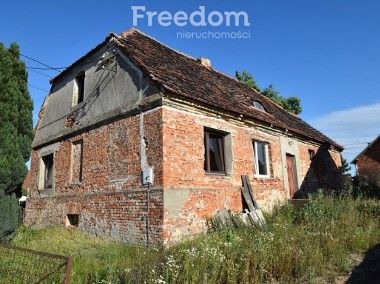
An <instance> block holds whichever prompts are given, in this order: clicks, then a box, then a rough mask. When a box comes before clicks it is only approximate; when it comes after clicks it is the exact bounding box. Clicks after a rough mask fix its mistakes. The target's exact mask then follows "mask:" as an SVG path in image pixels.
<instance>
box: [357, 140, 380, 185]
mask: <svg viewBox="0 0 380 284" xmlns="http://www.w3.org/2000/svg"><path fill="white" fill-rule="evenodd" d="M351 163H352V164H354V165H355V168H356V174H357V176H358V177H359V178H360V179H361V180H362V181H363V179H364V180H367V181H368V182H370V183H372V184H377V185H380V135H379V136H377V138H376V139H375V140H373V141H372V142H371V143H370V144H368V146H367V147H366V148H365V149H364V150H363V151H362V152H361V153H360V154H359V155H358V156H356V158H355V159H354V160H353V161H352V162H351Z"/></svg>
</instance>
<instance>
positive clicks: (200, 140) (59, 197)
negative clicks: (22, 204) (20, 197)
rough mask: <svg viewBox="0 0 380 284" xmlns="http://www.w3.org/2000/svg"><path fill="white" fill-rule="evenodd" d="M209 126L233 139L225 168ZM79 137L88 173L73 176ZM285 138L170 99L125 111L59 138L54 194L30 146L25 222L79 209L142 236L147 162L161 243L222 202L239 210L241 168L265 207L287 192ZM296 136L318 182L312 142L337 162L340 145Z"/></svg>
mask: <svg viewBox="0 0 380 284" xmlns="http://www.w3.org/2000/svg"><path fill="white" fill-rule="evenodd" d="M141 120H143V123H142V121H141ZM142 125H143V127H144V128H143V132H141V126H142ZM205 127H207V128H211V129H215V130H220V131H224V132H225V133H228V135H230V139H227V140H229V141H231V142H230V144H228V145H226V148H227V147H230V149H231V150H230V152H231V157H230V158H231V159H232V161H233V162H231V167H230V171H229V172H228V173H227V174H226V175H215V174H207V173H205V170H204V137H203V136H204V128H205ZM142 136H143V140H141V137H142ZM81 140H83V181H82V182H79V181H75V179H74V181H75V182H72V176H73V175H72V172H71V167H72V166H73V160H72V153H73V150H72V143H73V142H74V143H75V142H76V141H81ZM253 140H259V141H264V142H267V143H269V160H270V165H271V166H270V178H255V177H254V172H255V168H254V167H255V166H254V158H253V155H254V154H253V145H252V141H253ZM280 140H281V139H280V134H279V133H278V132H275V131H270V130H266V132H263V131H262V130H259V129H258V128H257V127H252V126H248V125H245V124H244V123H242V122H236V121H235V122H228V121H226V120H224V119H220V118H219V119H217V118H212V117H210V116H206V115H200V114H193V113H190V112H185V111H180V110H176V109H174V108H171V107H166V106H165V107H162V108H158V109H155V110H153V111H149V112H147V113H144V114H143V115H137V116H134V117H129V118H125V119H121V120H119V121H117V122H113V123H110V124H108V125H105V126H102V127H99V128H97V129H93V130H90V131H89V132H86V133H83V134H80V135H77V136H75V137H72V138H70V139H68V140H66V141H62V142H61V143H59V145H58V147H57V150H56V152H55V156H54V160H55V166H54V167H55V193H54V196H52V197H40V196H39V193H38V190H37V173H38V153H37V150H34V151H33V153H32V167H31V180H32V185H31V191H32V196H33V198H31V199H29V200H28V204H27V208H26V219H25V223H26V224H27V225H34V226H43V225H47V224H51V223H55V224H59V225H62V226H63V225H65V222H66V214H79V227H80V228H82V229H83V230H86V231H88V232H91V233H93V234H97V235H102V236H108V237H111V238H113V239H117V240H121V241H126V242H131V243H140V244H144V243H145V242H146V222H145V219H144V216H145V215H144V214H145V212H146V207H147V204H146V196H147V193H146V188H143V187H142V186H141V170H142V165H149V166H152V167H154V175H155V180H154V186H153V189H152V190H153V191H152V196H151V199H150V206H151V210H150V213H149V216H150V222H151V232H150V233H151V238H152V240H153V241H154V242H156V243H160V242H161V241H163V242H164V244H169V243H171V242H174V241H176V240H178V239H181V238H183V237H184V236H185V235H189V234H193V233H196V232H200V231H202V230H204V229H205V228H206V219H207V218H209V217H212V216H213V215H214V214H215V213H216V212H217V211H218V210H223V209H231V210H233V211H238V212H241V211H242V210H243V202H242V198H241V186H242V182H241V175H248V176H249V177H250V180H251V184H252V187H253V190H254V194H255V197H256V199H257V200H258V202H259V205H260V206H261V207H262V208H263V209H269V208H271V207H272V206H273V205H274V204H275V203H276V202H279V201H283V200H285V199H286V198H287V196H288V193H287V189H285V185H284V177H283V164H282V163H283V161H282V154H283V153H282V152H281V141H280ZM142 142H143V143H142ZM297 143H298V152H299V159H300V161H301V162H300V164H299V165H297V166H299V167H300V168H301V182H302V184H303V185H305V186H306V185H308V186H314V185H315V182H316V181H318V179H316V178H315V174H316V172H317V170H318V169H317V170H316V169H315V167H314V166H313V161H312V160H310V158H309V153H308V150H309V149H314V150H315V152H316V153H317V154H319V155H320V159H321V161H325V160H326V157H327V158H329V159H328V160H329V163H327V164H328V165H331V163H333V164H334V163H338V162H339V153H335V152H333V151H321V150H320V149H319V148H318V147H317V146H312V145H311V144H306V143H302V142H300V141H298V142H297ZM141 145H145V151H141ZM322 154H323V155H322ZM325 154H328V155H325ZM327 164H326V165H327ZM322 165H325V164H323V163H322ZM334 165H335V164H334ZM335 168H336V166H335ZM332 170H333V171H334V167H333V169H332Z"/></svg>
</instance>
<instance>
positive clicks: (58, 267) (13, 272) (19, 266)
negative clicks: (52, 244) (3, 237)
mask: <svg viewBox="0 0 380 284" xmlns="http://www.w3.org/2000/svg"><path fill="white" fill-rule="evenodd" d="M70 267H71V258H70V257H66V256H62V255H56V254H51V253H45V252H39V251H35V250H30V249H25V248H19V247H14V246H10V245H7V244H0V283H1V284H3V283H4V284H8V283H9V284H24V283H28V284H29V283H49V284H50V283H52V284H53V283H63V284H68V283H69V274H70Z"/></svg>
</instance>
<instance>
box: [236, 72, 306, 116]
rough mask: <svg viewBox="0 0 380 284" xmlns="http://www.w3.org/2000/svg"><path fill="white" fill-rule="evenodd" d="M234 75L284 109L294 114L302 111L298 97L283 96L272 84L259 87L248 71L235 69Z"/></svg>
mask: <svg viewBox="0 0 380 284" xmlns="http://www.w3.org/2000/svg"><path fill="white" fill-rule="evenodd" d="M235 77H236V79H237V80H239V81H240V82H242V83H244V84H245V85H247V86H248V87H250V88H253V89H255V90H257V91H259V92H261V94H263V95H264V96H266V97H268V98H269V99H271V100H272V101H273V102H275V103H276V104H278V105H279V106H281V107H282V108H284V109H286V110H287V111H289V112H291V113H294V114H296V115H298V114H300V113H301V112H302V106H301V100H300V98H298V97H295V96H292V97H288V98H285V97H283V96H281V95H280V92H279V91H277V90H276V89H275V88H274V86H273V85H272V84H270V85H269V86H268V87H266V88H265V89H260V87H259V86H258V84H257V83H256V81H255V79H254V77H253V76H252V74H250V73H249V72H248V71H242V72H240V71H236V73H235Z"/></svg>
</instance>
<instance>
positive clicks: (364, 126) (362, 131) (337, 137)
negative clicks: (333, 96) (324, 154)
mask: <svg viewBox="0 0 380 284" xmlns="http://www.w3.org/2000/svg"><path fill="white" fill-rule="evenodd" d="M309 123H310V124H311V125H312V126H314V127H315V128H317V129H318V130H320V131H321V132H322V133H323V134H325V135H327V136H328V137H330V138H331V139H333V140H334V141H335V142H337V143H339V144H341V145H342V146H343V147H344V148H345V150H344V152H343V156H344V157H345V158H346V159H347V162H349V163H350V162H351V161H352V160H353V159H354V158H355V157H356V156H357V155H358V154H359V153H360V152H361V151H363V149H364V148H365V147H366V146H367V143H369V142H372V141H373V140H374V139H375V138H376V137H377V136H378V135H379V134H380V103H377V104H372V105H367V106H361V107H355V108H351V109H346V110H341V111H335V112H332V113H329V114H327V115H324V116H322V117H319V118H317V119H314V120H311V121H309Z"/></svg>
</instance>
